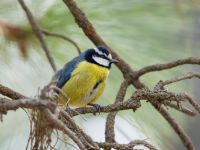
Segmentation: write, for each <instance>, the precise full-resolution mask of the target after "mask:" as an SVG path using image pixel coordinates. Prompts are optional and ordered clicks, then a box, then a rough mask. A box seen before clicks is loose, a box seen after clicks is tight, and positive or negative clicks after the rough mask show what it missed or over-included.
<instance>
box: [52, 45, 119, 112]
mask: <svg viewBox="0 0 200 150" xmlns="http://www.w3.org/2000/svg"><path fill="white" fill-rule="evenodd" d="M117 62H118V61H117V60H116V59H113V58H112V56H111V54H110V52H109V51H108V49H107V48H106V47H104V46H97V47H95V48H91V49H88V50H86V51H84V52H82V53H81V54H80V55H79V56H77V57H75V58H73V59H72V60H71V61H69V62H68V63H66V64H65V65H64V67H63V68H62V69H60V70H59V71H57V72H56V73H55V75H54V76H53V78H52V80H53V81H55V86H56V88H59V89H60V90H61V91H62V92H63V93H64V94H65V95H66V96H67V99H66V96H64V95H63V94H61V93H58V103H59V104H61V105H66V104H67V106H70V107H76V108H77V107H84V106H94V107H95V108H96V109H100V107H101V106H100V105H99V104H96V101H97V99H98V98H99V97H100V96H101V95H102V93H103V91H104V88H105V85H106V81H107V78H108V75H109V71H110V69H111V65H112V64H113V63H117Z"/></svg>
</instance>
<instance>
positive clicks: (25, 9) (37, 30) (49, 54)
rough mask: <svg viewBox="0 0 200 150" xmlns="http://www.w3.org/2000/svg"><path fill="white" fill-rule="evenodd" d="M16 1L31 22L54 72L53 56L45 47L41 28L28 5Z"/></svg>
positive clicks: (20, 0)
mask: <svg viewBox="0 0 200 150" xmlns="http://www.w3.org/2000/svg"><path fill="white" fill-rule="evenodd" d="M18 2H19V3H20V5H21V7H22V9H23V10H24V11H25V13H26V16H27V18H28V20H29V23H30V24H31V27H32V30H33V32H34V33H35V35H36V37H37V39H38V40H39V42H40V44H41V47H42V48H43V50H44V52H45V54H46V56H47V59H48V61H49V63H50V65H51V67H52V69H53V71H54V72H56V65H55V62H54V60H53V57H52V56H51V53H50V51H49V49H48V47H47V44H46V42H45V40H44V37H43V35H42V31H41V29H40V28H39V26H38V24H37V23H36V21H35V19H34V17H33V15H32V13H31V11H30V10H29V9H28V7H27V6H26V4H25V3H24V1H23V0H18Z"/></svg>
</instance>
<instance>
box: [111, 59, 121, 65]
mask: <svg viewBox="0 0 200 150" xmlns="http://www.w3.org/2000/svg"><path fill="white" fill-rule="evenodd" d="M118 62H119V61H118V60H116V59H111V60H110V63H111V64H112V63H114V64H116V63H118Z"/></svg>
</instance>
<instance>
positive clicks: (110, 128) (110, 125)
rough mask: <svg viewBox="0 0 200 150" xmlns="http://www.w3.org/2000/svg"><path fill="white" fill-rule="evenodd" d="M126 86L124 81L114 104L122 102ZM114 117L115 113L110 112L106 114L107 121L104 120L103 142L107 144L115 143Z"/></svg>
mask: <svg viewBox="0 0 200 150" xmlns="http://www.w3.org/2000/svg"><path fill="white" fill-rule="evenodd" d="M128 86H129V82H128V81H127V80H124V81H123V82H122V84H121V86H120V88H119V91H118V93H117V96H116V99H115V104H117V103H119V102H123V100H124V97H125V94H126V91H127V88H128ZM116 115H117V112H111V113H109V114H108V116H107V119H106V128H105V141H106V142H109V143H112V142H115V132H114V125H115V117H116ZM107 150H109V149H107Z"/></svg>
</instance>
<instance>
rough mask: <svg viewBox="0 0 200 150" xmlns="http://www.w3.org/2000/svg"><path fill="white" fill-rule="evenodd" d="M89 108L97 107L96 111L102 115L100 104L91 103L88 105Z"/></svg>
mask: <svg viewBox="0 0 200 150" xmlns="http://www.w3.org/2000/svg"><path fill="white" fill-rule="evenodd" d="M88 105H89V106H92V107H95V108H96V110H97V111H98V112H99V114H100V112H101V105H99V104H92V103H89V104H88Z"/></svg>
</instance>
